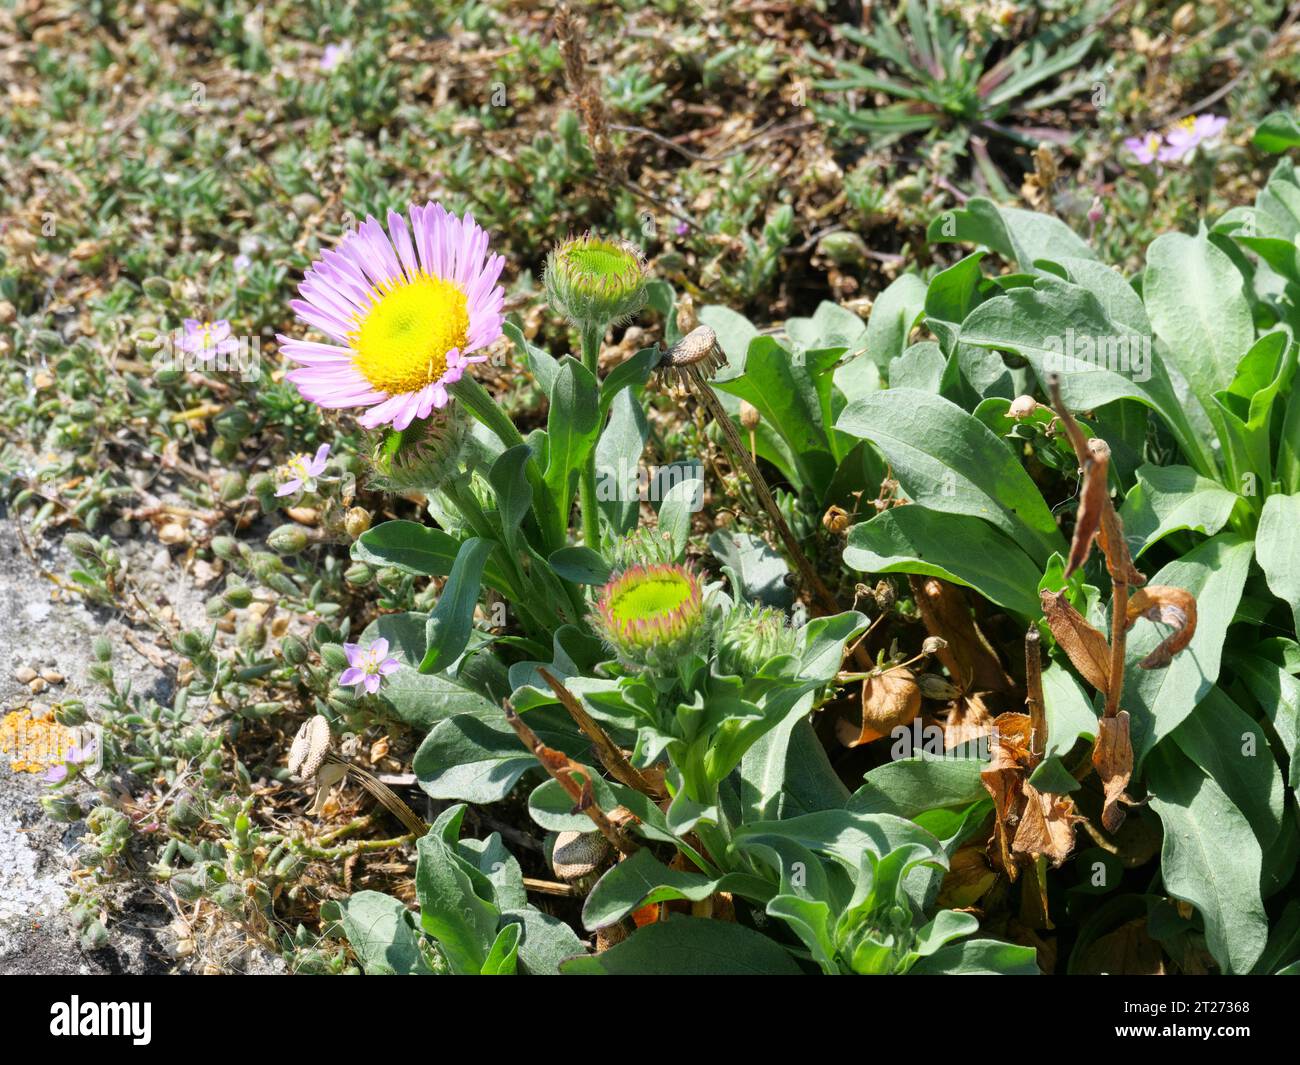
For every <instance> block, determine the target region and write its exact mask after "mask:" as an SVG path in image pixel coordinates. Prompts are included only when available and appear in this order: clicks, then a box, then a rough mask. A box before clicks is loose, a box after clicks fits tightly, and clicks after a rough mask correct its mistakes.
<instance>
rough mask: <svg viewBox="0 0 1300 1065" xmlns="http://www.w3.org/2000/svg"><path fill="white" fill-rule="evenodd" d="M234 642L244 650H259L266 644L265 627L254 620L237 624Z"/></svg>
mask: <svg viewBox="0 0 1300 1065" xmlns="http://www.w3.org/2000/svg"><path fill="white" fill-rule="evenodd" d="M235 642H236V643H237V644H239V646H240V648H241V649H242V650H245V651H259V650H261V649H262V648H263V647H264V646H265V645H266V627H265V626H263V625H259V624H258V623H257V622H255V621H250V622H248V623H247V624H245V625H240V626H239V631H238V632H237V633H235Z"/></svg>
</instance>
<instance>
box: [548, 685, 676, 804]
mask: <svg viewBox="0 0 1300 1065" xmlns="http://www.w3.org/2000/svg"><path fill="white" fill-rule="evenodd" d="M537 672H538V673H540V674H541V675H542V679H543V680H544V681H546V683H547V684H549V685H550V686H551V691H553V692H554V693H555V697H556V698H557V699H559V700H560V704H561V705H562V706H563V707H564V709H566V710H567V711H568V712H569V716H570V717H572V718H573V720H574V722H575V723H576V724H577V726H578V728H580V729H581V730H582V733H583V735H585V736H586V737H587V739H589V740H591V742H592V743H593V744H594V745H595V748H596V755H597V757H599V758H600V761H601V764H602V765H603V766H604V767H605V768H606V769H608V770H609V772H610V774H611V775H612V776H613V777H614V779H616V780H617V781H618V782H619V783H621V784H626V785H627V786H628V787H629V788H632V789H634V790H636V791H639V792H640V793H641V794H642V795H647V796H649V797H650V798H651V799H653V800H654V801H655V802H659V801H661V800H662V799H663V798H664V797H665V793H664V791H663V789H662V788H657V787H655V785H654V784H652V783H651V782H650V781H649V780H647V779H646V777H645V774H643V773H642V772H641V770H639V769H637V767H636V766H634V765H633V764H632V763H631V762H629V761H628V760H627V756H626V755H625V754H624V753H623V752H622V751H621V750H620V749H619V747H618V745H617V744H616V743H615V742H614V741H613V740H611V739H610V738H609V736H608V735H607V734H606V732H605V730H604V729H603V728H601V727H600V725H599V723H598V722H597V721H596V720H595V718H593V717H592V716H591V715H590V714H589V713H587V711H586V709H584V707H583V705H582V703H581V701H580V700H579V699H578V697H577V696H576V695H574V694H573V692H571V691H569V689H568V688H566V687H565V686H564V685H563V684H562V683H561V682H560V681H558V680H557V679H556V678H555V677H553V676H551V674H550V673H548V672H547V671H546V670H545V669H538V671H537Z"/></svg>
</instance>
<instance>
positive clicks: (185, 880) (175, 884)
mask: <svg viewBox="0 0 1300 1065" xmlns="http://www.w3.org/2000/svg"><path fill="white" fill-rule="evenodd" d="M168 883H169V884H170V885H171V889H172V890H173V891H174V892H176V897H177V898H179V899H180V900H181V901H182V902H194V901H195V900H197V899H198V898H199V897H200V896H201V895H202V894H203V883H202V881H201V880H199V879H198V878H197V877H196V876H195V875H194V874H193V873H178V874H176V875H175V876H173V877H172V878H171V880H169V881H168Z"/></svg>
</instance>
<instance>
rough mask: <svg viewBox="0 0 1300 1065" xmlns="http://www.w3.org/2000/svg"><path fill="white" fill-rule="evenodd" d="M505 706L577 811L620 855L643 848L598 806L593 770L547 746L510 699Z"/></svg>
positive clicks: (509, 717) (520, 734)
mask: <svg viewBox="0 0 1300 1065" xmlns="http://www.w3.org/2000/svg"><path fill="white" fill-rule="evenodd" d="M502 706H503V707H504V708H505V712H506V721H507V722H508V723H509V725H510V727H511V728H512V729H514V730H515V735H517V736H518V737H519V739H520V741H521V742H522V743H523V745H524V746H525V747H527V748H528V749H529V750H530V751H531V752H532V753H533V756H534V757H535V758H536V759H537V760H538V761H539V762H541V763H542V768H543V769H545V770H546V772H547V773H549V774H550V775H551V777H552V778H553V779H555V780H558V781H559V782H560V787H562V788H563V789H564V790H565V792H566V793H567V794H568V795H569V797H570V798H571V799H572V800H573V806H574V810H575V812H580V813H584V814H586V815H587V816H588V817H589V818H590V819H591V822H592V824H594V825H595V826H596V828H597V829H598V830H599V832H600V834H601V835H602V836H604V837H605V838H606V839H607V840H609V842H610V843H611V844H612V845H613V846H614V847H615V848H616V849H617V850H618V852H619V853H620V854H635V853H636V852H637V851H638V850H640V847H638V846H637V844H636V842H635V841H634V840H632V839H631V838H629V837H628V836H627V834H626V833H624V832H623V830H622V829H620V828H619V827H618V826H617V825H615V824H614V823H613V822H612V821H610V819H609V818H608V817H606V816H605V814H604V812H603V811H602V810H601V808H600V807H599V806H597V805H596V800H595V797H594V796H593V794H592V788H591V770H590V769H588V768H587V767H586V766H584V765H579V764H578V763H577V762H575V761H573V759H571V758H570V757H569V756H568V755H567V754H565V753H564V752H563V751H557V750H554V749H553V748H551V747H547V746H546V744H544V743H543V742H542V741H541V740H540V739H539V738H538V736H537V733H536V732H534V731H533V730H532V729H531V728H529V727H528V726H527V725H526V724H525V723H524V719H523V718H521V717H520V716H519V715H518V714H517V713H516V712H515V708H514V707H513V706H511V705H510V701H509V700H508V699H507V700H505V701H504V702H503V703H502ZM575 776H581V777H582V778H583V782H582V783H581V784H579V783H578V782H577V781H576V780H575V779H574V777H575Z"/></svg>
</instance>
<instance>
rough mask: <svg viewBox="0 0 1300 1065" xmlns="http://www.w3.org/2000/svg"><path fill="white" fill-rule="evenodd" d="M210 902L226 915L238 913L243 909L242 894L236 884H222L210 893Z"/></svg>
mask: <svg viewBox="0 0 1300 1065" xmlns="http://www.w3.org/2000/svg"><path fill="white" fill-rule="evenodd" d="M212 901H213V902H215V903H216V904H217V905H218V906H220V907H221V908H222V909H223V910H225V911H226V913H239V912H240V911H241V910H243V908H244V893H243V891H242V890H241V889H240V887H239V885H238V884H222V885H221V886H220V887H219V888H217V890H216V891H214V892H213V893H212Z"/></svg>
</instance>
